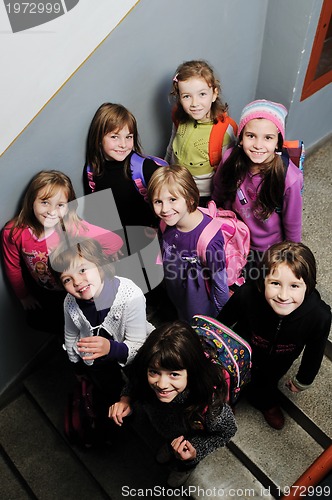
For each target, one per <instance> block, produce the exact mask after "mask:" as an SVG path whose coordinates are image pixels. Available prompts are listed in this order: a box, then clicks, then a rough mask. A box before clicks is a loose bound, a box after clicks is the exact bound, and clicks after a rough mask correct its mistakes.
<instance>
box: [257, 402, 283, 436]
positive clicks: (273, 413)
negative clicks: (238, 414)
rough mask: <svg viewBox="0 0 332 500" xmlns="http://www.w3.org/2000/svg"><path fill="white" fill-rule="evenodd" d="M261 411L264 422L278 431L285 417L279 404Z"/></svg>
mask: <svg viewBox="0 0 332 500" xmlns="http://www.w3.org/2000/svg"><path fill="white" fill-rule="evenodd" d="M262 413H263V416H264V418H265V420H266V422H267V423H268V424H269V426H270V427H273V429H277V430H278V431H280V429H282V428H283V426H284V425H285V417H284V414H283V413H282V411H281V409H280V408H279V406H274V407H273V408H270V409H269V410H265V411H263V412H262Z"/></svg>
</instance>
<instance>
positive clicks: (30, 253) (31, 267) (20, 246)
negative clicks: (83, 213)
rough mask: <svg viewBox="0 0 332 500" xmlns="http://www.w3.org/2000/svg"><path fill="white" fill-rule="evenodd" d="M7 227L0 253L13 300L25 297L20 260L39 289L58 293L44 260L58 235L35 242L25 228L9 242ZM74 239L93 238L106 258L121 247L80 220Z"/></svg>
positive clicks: (111, 236)
mask: <svg viewBox="0 0 332 500" xmlns="http://www.w3.org/2000/svg"><path fill="white" fill-rule="evenodd" d="M11 227H12V223H11V222H9V223H8V224H7V225H6V226H5V228H4V229H3V231H2V235H1V237H2V250H3V258H4V267H5V271H6V274H7V276H8V279H9V281H10V284H11V286H12V287H13V290H14V292H15V294H16V295H17V297H18V298H19V299H24V298H25V297H26V296H27V295H29V290H28V289H27V287H26V285H25V282H24V279H23V275H22V267H21V263H22V260H23V261H24V263H25V265H26V267H27V270H28V272H29V274H30V275H31V276H32V278H33V279H34V280H35V281H36V283H38V284H39V285H40V286H41V287H42V288H46V289H47V290H61V289H62V288H61V287H60V285H58V283H57V282H56V281H55V279H54V277H53V275H52V273H51V271H50V269H49V267H48V256H49V254H50V253H51V252H52V250H53V249H54V248H56V247H57V245H58V244H59V242H60V235H59V233H58V232H57V231H56V230H54V231H53V233H52V234H50V235H49V236H47V237H46V238H45V237H43V238H41V239H38V238H37V237H36V236H35V235H34V234H33V232H32V230H31V229H30V228H29V227H26V228H24V229H19V230H18V231H17V232H16V233H15V234H14V237H13V238H11V237H10V229H11ZM78 235H79V236H86V237H89V238H95V239H96V240H97V241H99V243H100V244H101V245H102V246H103V247H104V248H105V249H106V252H107V253H108V254H109V255H111V254H113V253H115V252H117V251H119V250H120V248H121V247H122V245H123V241H122V238H120V236H118V235H117V234H115V233H113V232H112V231H108V230H107V229H104V228H101V227H98V226H94V225H92V224H90V223H89V222H86V221H84V220H82V225H81V226H80V228H79V231H78Z"/></svg>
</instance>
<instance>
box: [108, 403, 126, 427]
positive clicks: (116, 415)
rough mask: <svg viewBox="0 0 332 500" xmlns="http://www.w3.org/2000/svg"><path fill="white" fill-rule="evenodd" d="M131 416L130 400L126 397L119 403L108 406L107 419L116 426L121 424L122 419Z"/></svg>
mask: <svg viewBox="0 0 332 500" xmlns="http://www.w3.org/2000/svg"><path fill="white" fill-rule="evenodd" d="M130 414H131V407H130V398H128V396H122V397H121V399H120V401H118V402H117V403H114V405H112V406H110V408H109V410H108V417H109V418H111V419H112V420H113V422H114V423H115V424H116V425H119V426H120V427H121V425H122V424H123V419H124V417H127V416H128V415H130Z"/></svg>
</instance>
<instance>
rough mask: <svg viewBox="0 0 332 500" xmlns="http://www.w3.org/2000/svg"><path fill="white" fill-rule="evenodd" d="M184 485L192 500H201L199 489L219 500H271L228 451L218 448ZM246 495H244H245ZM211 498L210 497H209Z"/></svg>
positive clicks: (260, 484)
mask: <svg viewBox="0 0 332 500" xmlns="http://www.w3.org/2000/svg"><path fill="white" fill-rule="evenodd" d="M186 486H187V487H188V489H189V487H190V494H191V496H192V497H193V498H194V499H197V500H199V499H200V498H202V490H204V491H205V492H206V495H207V496H208V491H211V490H212V491H213V492H215V494H214V496H215V497H218V498H220V497H221V498H222V497H225V498H262V497H263V498H264V499H266V500H270V499H273V498H274V497H273V496H272V495H270V493H269V491H267V489H265V490H264V495H263V488H264V487H263V485H262V483H260V482H259V481H258V480H257V479H256V478H255V476H254V475H253V474H252V473H251V472H250V471H249V470H248V469H246V467H244V466H243V464H242V463H241V462H240V461H239V460H238V459H237V458H236V457H235V456H234V455H233V454H232V453H231V451H230V450H228V448H219V449H218V450H216V451H215V452H213V453H211V454H210V455H208V456H207V457H206V458H205V459H203V460H202V461H201V462H200V463H199V464H198V466H197V467H196V469H195V471H194V472H193V473H192V474H191V476H190V478H189V479H188V481H187V483H186ZM244 492H246V493H244ZM210 496H212V495H210Z"/></svg>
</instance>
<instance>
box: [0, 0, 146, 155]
mask: <svg viewBox="0 0 332 500" xmlns="http://www.w3.org/2000/svg"><path fill="white" fill-rule="evenodd" d="M136 3H137V1H136V0H121V2H119V1H118V0H98V1H96V0H79V2H78V4H77V5H76V6H75V7H74V8H73V9H72V10H70V11H68V12H66V14H65V15H62V16H61V17H58V18H57V19H54V20H52V21H50V22H49V23H47V24H43V25H40V26H37V27H35V28H31V29H28V30H26V31H21V32H17V33H13V32H12V31H11V27H10V23H9V19H8V17H7V13H6V9H5V5H4V3H3V2H1V3H0V46H1V47H2V48H3V50H1V52H0V67H1V92H0V109H1V134H0V154H1V153H2V152H3V151H4V150H5V149H6V148H7V147H8V146H9V144H10V143H11V142H12V141H13V140H14V139H15V137H16V136H18V134H19V133H20V132H21V131H22V130H23V129H24V127H26V126H27V125H28V123H29V122H30V121H31V120H32V119H33V117H34V116H35V115H36V114H37V113H38V112H39V111H40V110H41V109H42V107H43V106H44V105H45V104H46V103H47V101H48V100H49V99H51V98H52V96H53V95H54V94H55V92H57V91H58V90H59V89H60V87H61V86H62V85H63V84H64V83H65V82H66V80H67V79H68V78H69V77H70V76H71V75H72V74H73V72H74V71H76V69H77V68H78V67H79V66H80V64H82V63H83V62H84V60H85V59H86V58H87V57H88V56H89V55H90V54H91V52H93V50H95V48H96V47H97V46H98V44H100V43H101V42H102V40H103V39H104V38H105V37H106V36H107V35H108V34H109V33H110V32H111V31H112V30H113V29H114V28H115V27H116V26H117V24H118V23H119V22H120V21H121V19H123V17H124V16H125V15H126V14H127V13H128V11H129V10H130V9H131V8H132V7H133V6H134V5H135V4H136Z"/></svg>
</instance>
